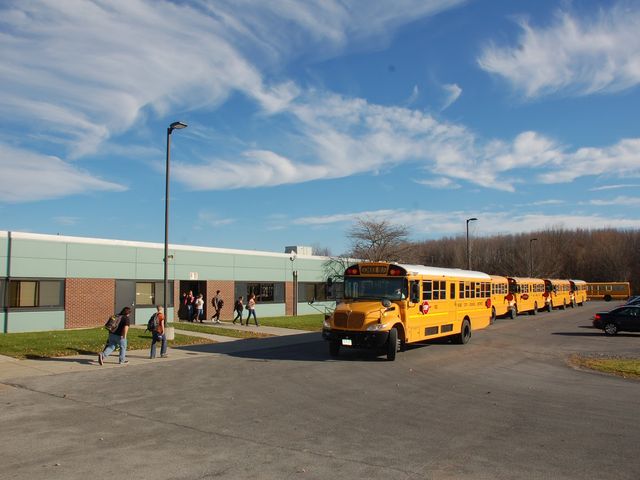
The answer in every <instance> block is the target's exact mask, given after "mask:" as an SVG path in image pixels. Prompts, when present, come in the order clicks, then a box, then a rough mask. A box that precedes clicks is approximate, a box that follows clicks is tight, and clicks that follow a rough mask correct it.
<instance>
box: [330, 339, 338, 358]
mask: <svg viewBox="0 0 640 480" xmlns="http://www.w3.org/2000/svg"><path fill="white" fill-rule="evenodd" d="M329 355H330V356H331V357H332V358H337V357H338V356H339V355H340V342H338V341H337V340H330V341H329Z"/></svg>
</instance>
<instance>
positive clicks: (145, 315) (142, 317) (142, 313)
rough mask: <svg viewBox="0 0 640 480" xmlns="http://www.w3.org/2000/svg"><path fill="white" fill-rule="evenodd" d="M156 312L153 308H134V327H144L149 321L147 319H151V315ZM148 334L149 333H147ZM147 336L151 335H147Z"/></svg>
mask: <svg viewBox="0 0 640 480" xmlns="http://www.w3.org/2000/svg"><path fill="white" fill-rule="evenodd" d="M156 312H157V310H156V309H155V308H154V307H149V308H147V307H144V308H141V307H136V323H135V324H136V325H146V324H147V322H148V321H149V318H151V315H153V314H154V313H156ZM147 333H149V332H147ZM149 335H151V334H150V333H149Z"/></svg>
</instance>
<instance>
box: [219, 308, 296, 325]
mask: <svg viewBox="0 0 640 480" xmlns="http://www.w3.org/2000/svg"><path fill="white" fill-rule="evenodd" d="M225 306H226V305H225ZM284 314H285V305H284V303H262V304H261V303H258V304H257V305H256V317H258V323H260V318H264V317H284ZM242 318H244V319H245V320H246V319H247V310H246V309H245V311H244V312H242ZM251 323H253V315H252V316H251Z"/></svg>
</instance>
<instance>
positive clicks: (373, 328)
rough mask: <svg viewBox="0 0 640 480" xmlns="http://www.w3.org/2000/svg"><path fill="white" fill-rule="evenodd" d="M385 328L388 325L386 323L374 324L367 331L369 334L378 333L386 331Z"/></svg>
mask: <svg viewBox="0 0 640 480" xmlns="http://www.w3.org/2000/svg"><path fill="white" fill-rule="evenodd" d="M385 328H387V324H386V323H372V324H371V325H369V326H368V327H367V331H368V332H378V331H380V330H384V329H385Z"/></svg>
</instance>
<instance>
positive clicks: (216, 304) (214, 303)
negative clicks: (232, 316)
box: [211, 290, 224, 323]
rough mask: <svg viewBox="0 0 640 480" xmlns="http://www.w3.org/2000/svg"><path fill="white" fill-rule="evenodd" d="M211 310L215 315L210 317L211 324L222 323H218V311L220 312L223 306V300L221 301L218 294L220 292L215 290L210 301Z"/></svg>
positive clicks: (220, 296)
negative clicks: (214, 294) (212, 309)
mask: <svg viewBox="0 0 640 480" xmlns="http://www.w3.org/2000/svg"><path fill="white" fill-rule="evenodd" d="M211 303H212V306H213V308H214V309H215V313H214V314H213V317H211V321H212V322H213V323H222V322H221V321H220V310H222V306H223V305H224V300H223V299H222V295H221V294H220V290H216V296H215V297H214V298H213V300H212V301H211Z"/></svg>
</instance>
